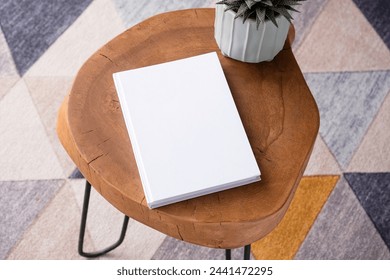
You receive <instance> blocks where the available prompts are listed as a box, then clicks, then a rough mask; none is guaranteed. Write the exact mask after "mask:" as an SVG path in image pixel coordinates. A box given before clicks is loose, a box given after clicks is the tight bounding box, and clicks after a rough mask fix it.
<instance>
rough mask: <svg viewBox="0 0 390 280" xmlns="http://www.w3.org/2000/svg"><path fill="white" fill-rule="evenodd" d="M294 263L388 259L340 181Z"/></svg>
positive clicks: (380, 241) (388, 254)
mask: <svg viewBox="0 0 390 280" xmlns="http://www.w3.org/2000/svg"><path fill="white" fill-rule="evenodd" d="M294 259H300V260H301V259H304V260H313V259H314V260H380V259H390V251H389V249H388V248H387V246H386V244H385V243H384V241H383V239H382V238H381V236H380V234H379V233H378V231H377V230H376V228H375V225H374V224H373V223H372V221H371V219H370V218H369V217H368V215H367V213H366V211H365V210H364V208H363V207H362V206H361V204H360V203H359V201H358V199H357V198H356V195H355V194H354V192H353V191H352V190H351V188H350V187H349V185H348V182H347V181H346V180H345V178H344V177H341V178H340V179H339V181H338V183H337V185H336V187H335V188H334V190H333V191H332V193H331V195H330V196H329V198H328V200H327V201H326V203H325V205H324V207H323V208H322V210H321V212H320V213H319V215H318V216H317V218H316V220H315V222H314V223H313V226H312V227H311V229H310V231H309V232H308V234H307V236H306V238H305V240H304V241H303V242H302V244H301V246H300V248H299V250H298V252H297V253H296V255H295V257H294Z"/></svg>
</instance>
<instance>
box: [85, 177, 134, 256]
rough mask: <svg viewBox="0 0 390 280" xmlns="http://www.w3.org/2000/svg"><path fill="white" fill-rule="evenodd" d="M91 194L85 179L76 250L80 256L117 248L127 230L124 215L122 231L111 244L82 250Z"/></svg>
mask: <svg viewBox="0 0 390 280" xmlns="http://www.w3.org/2000/svg"><path fill="white" fill-rule="evenodd" d="M90 196H91V184H90V183H89V182H88V180H86V182H85V193H84V202H83V211H82V214H81V225H80V235H79V247H78V251H79V254H80V256H83V257H86V258H96V257H99V256H102V255H104V254H106V253H108V252H110V251H112V250H114V249H115V248H117V247H118V246H119V245H121V244H122V242H123V240H124V239H125V235H126V230H127V225H128V223H129V217H128V216H125V218H124V220H123V225H122V231H121V235H120V237H119V240H118V241H117V242H115V243H114V244H113V245H111V246H109V247H107V248H105V249H103V250H100V251H96V252H84V249H83V247H84V236H85V228H86V224H87V215H88V206H89V198H90Z"/></svg>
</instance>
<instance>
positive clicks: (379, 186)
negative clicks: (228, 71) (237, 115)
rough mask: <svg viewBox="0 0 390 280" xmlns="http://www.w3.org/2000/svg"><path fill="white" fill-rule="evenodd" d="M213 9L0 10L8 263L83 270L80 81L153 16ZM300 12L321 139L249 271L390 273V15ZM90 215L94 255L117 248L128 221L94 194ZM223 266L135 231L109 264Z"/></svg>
mask: <svg viewBox="0 0 390 280" xmlns="http://www.w3.org/2000/svg"><path fill="white" fill-rule="evenodd" d="M214 4H215V1H214V0H191V1H190V0H188V1H173V0H169V1H168V0H167V1H148V0H139V1H136V3H135V1H127V0H95V1H92V0H68V1H61V0H39V1H38V0H37V1H28V0H19V1H14V0H2V1H1V2H0V28H1V29H0V259H82V257H80V256H79V255H78V253H77V240H78V231H79V223H80V216H81V203H82V197H83V193H84V180H83V179H82V176H80V174H79V172H78V171H77V169H76V168H75V165H74V164H73V163H72V162H71V161H70V159H69V157H68V156H67V154H66V153H65V151H64V150H63V148H62V147H61V145H60V144H59V141H58V139H57V136H56V132H55V125H56V116H57V110H58V108H59V106H60V104H61V102H62V100H63V99H64V97H65V96H66V94H67V92H68V90H69V88H70V86H71V84H72V81H73V79H74V77H75V75H76V73H77V71H78V69H79V68H80V66H81V65H82V64H83V63H84V62H85V61H86V60H87V59H88V57H89V56H90V55H91V54H92V53H94V52H95V51H96V50H97V49H98V48H99V47H100V46H102V45H103V44H105V43H106V42H108V41H109V40H111V39H112V38H114V37H115V36H117V35H118V34H120V33H121V32H123V31H125V30H126V29H127V28H129V27H131V26H133V25H134V24H136V23H138V22H140V21H142V20H144V19H146V18H148V17H150V16H153V15H156V14H159V13H162V12H165V11H172V10H178V9H185V8H193V7H213V6H214ZM300 10H301V13H300V14H298V15H296V16H295V18H296V19H295V21H294V25H295V28H296V40H295V42H294V45H293V50H294V53H295V56H296V59H297V61H298V63H299V65H300V67H301V69H302V71H303V72H304V75H305V79H306V81H307V83H308V85H309V87H310V89H311V91H312V93H313V96H314V97H315V99H316V102H317V104H318V107H319V110H320V116H321V126H320V133H319V135H318V137H317V141H316V144H315V147H314V150H313V154H312V157H311V159H310V162H309V164H308V167H307V169H306V171H305V174H304V175H305V176H304V177H303V179H302V181H301V183H300V185H299V187H298V189H297V192H296V195H295V197H294V199H293V201H292V203H291V206H290V208H289V210H288V212H287V214H286V215H285V217H284V218H283V220H282V221H281V223H280V224H279V225H278V227H277V228H276V229H275V230H274V231H273V232H271V233H270V234H269V235H268V236H266V237H265V238H263V239H262V240H260V241H258V242H255V243H254V244H253V245H252V258H254V259H390V251H389V248H390V142H389V139H390V129H389V128H390V94H389V93H390V50H389V48H390V17H389V16H388V15H389V14H390V2H389V1H388V0H375V1H373V0H343V1H338V0H308V1H305V2H304V3H303V5H302V6H301V7H300ZM90 209H93V211H90V216H89V217H88V226H87V234H86V243H85V245H86V250H95V249H99V248H102V247H105V245H108V244H111V243H112V242H113V241H115V239H116V238H117V237H118V235H119V231H120V228H121V224H122V218H123V217H122V215H121V214H120V213H118V212H117V211H116V210H115V209H113V208H112V207H111V206H110V205H109V204H108V203H107V202H106V201H105V200H104V199H103V198H101V197H100V196H99V195H97V193H96V192H94V191H92V196H91V205H90ZM107 221H109V223H108V222H107ZM241 257H242V249H235V250H233V258H241ZM223 258H224V251H223V250H217V249H209V248H204V247H199V246H195V245H191V244H187V243H184V242H181V241H178V240H176V239H173V238H170V237H167V236H165V235H163V234H161V233H159V232H157V231H155V230H153V229H151V228H149V227H146V226H144V225H142V224H140V223H138V222H136V221H134V220H130V222H129V226H128V232H127V236H126V239H125V241H124V243H123V244H122V245H121V246H120V247H119V248H117V249H116V250H114V251H113V252H110V253H109V254H107V255H105V256H103V257H101V259H223Z"/></svg>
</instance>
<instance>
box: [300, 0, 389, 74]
mask: <svg viewBox="0 0 390 280" xmlns="http://www.w3.org/2000/svg"><path fill="white" fill-rule="evenodd" d="M384 1H388V0H384ZM370 2H371V1H370ZM386 16H388V15H386ZM296 59H297V61H298V63H299V65H300V67H301V69H302V71H303V72H330V71H368V70H386V69H389V67H390V51H389V49H388V48H387V46H386V44H385V43H384V42H383V40H382V38H381V37H380V36H379V35H378V33H377V32H376V31H375V30H374V28H373V27H372V26H371V25H370V23H369V22H368V21H367V19H366V18H365V17H364V16H363V15H362V14H361V12H360V10H359V9H358V8H357V7H356V5H355V4H354V3H353V2H352V0H344V1H339V0H329V1H328V3H327V4H326V6H325V7H324V9H323V10H322V12H321V13H320V14H319V16H318V18H317V19H316V21H315V23H314V24H313V26H312V28H311V30H310V33H309V34H308V35H307V36H306V38H305V40H304V41H303V42H302V44H301V46H300V47H299V49H298V50H297V52H296Z"/></svg>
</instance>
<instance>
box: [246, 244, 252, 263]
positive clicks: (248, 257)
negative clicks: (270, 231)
mask: <svg viewBox="0 0 390 280" xmlns="http://www.w3.org/2000/svg"><path fill="white" fill-rule="evenodd" d="M250 259H251V244H249V245H246V246H245V247H244V260H250Z"/></svg>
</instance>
